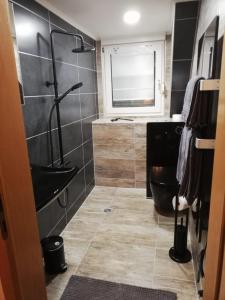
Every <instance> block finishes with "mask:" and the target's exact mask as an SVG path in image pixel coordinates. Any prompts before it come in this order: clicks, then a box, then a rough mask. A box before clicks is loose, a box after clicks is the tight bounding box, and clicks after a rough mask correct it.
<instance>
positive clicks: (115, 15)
mask: <svg viewBox="0 0 225 300" xmlns="http://www.w3.org/2000/svg"><path fill="white" fill-rule="evenodd" d="M37 1H38V2H39V3H41V4H43V5H44V6H46V7H47V8H49V9H51V10H54V12H55V13H58V14H60V15H61V17H64V18H66V19H67V21H70V22H71V23H72V24H73V25H76V26H77V27H78V28H79V29H81V30H83V31H84V32H85V33H87V34H90V35H91V36H92V37H93V38H95V39H98V40H100V39H101V40H112V39H122V38H130V37H132V38H134V37H140V36H151V35H158V34H159V35H161V34H165V33H170V32H171V30H172V17H173V3H174V0H64V1H62V0H37ZM127 10H138V11H139V12H140V13H141V19H140V21H139V23H138V24H136V25H126V24H125V23H124V22H123V14H124V13H125V12H126V11H127Z"/></svg>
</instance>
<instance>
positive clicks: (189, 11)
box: [170, 1, 199, 115]
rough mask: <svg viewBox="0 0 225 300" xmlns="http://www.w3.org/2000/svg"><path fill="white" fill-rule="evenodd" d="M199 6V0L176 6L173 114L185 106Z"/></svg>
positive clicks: (172, 94)
mask: <svg viewBox="0 0 225 300" xmlns="http://www.w3.org/2000/svg"><path fill="white" fill-rule="evenodd" d="M198 6H199V1H188V2H178V3H176V6H175V22H174V44H173V72H172V91H171V108H170V114H171V115H172V114H179V113H181V111H182V107H183V100H184V93H185V89H186V85H187V83H188V80H189V77H190V71H191V64H192V56H193V45H194V39H195V32H196V25H197V17H198Z"/></svg>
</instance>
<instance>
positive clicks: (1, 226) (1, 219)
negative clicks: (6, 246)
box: [0, 194, 8, 240]
mask: <svg viewBox="0 0 225 300" xmlns="http://www.w3.org/2000/svg"><path fill="white" fill-rule="evenodd" d="M0 232H1V236H2V238H3V239H4V240H6V239H7V237H8V233H7V227H6V221H5V214H4V209H3V205H2V195H1V194H0Z"/></svg>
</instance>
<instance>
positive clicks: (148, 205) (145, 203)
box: [112, 196, 155, 216]
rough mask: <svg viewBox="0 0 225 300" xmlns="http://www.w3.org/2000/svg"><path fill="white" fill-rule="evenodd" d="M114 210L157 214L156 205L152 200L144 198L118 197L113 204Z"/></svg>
mask: <svg viewBox="0 0 225 300" xmlns="http://www.w3.org/2000/svg"><path fill="white" fill-rule="evenodd" d="M112 208H117V209H123V208H125V209H129V210H134V211H137V212H139V211H143V212H146V213H148V212H149V213H150V215H151V216H152V214H153V213H154V214H155V208H154V203H153V201H152V200H151V199H143V197H138V196H137V197H135V198H127V197H122V196H118V197H115V199H114V200H113V202H112Z"/></svg>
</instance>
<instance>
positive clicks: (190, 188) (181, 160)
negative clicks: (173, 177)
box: [177, 77, 208, 205]
mask: <svg viewBox="0 0 225 300" xmlns="http://www.w3.org/2000/svg"><path fill="white" fill-rule="evenodd" d="M201 79H203V78H202V77H194V78H193V79H191V80H190V81H189V83H188V85H187V88H186V92H185V98H184V106H183V110H182V118H183V121H184V122H185V126H184V129H183V132H182V136H181V141H180V148H179V156H178V163H177V180H178V182H179V184H180V190H179V195H180V196H184V197H185V198H186V200H187V202H188V204H189V205H191V204H192V203H193V201H194V200H195V198H197V197H198V195H199V191H200V178H201V171H202V159H203V157H202V155H203V154H202V151H200V150H198V149H196V148H195V140H196V138H197V137H198V138H201V132H202V128H204V127H205V126H206V125H207V118H208V111H207V107H208V103H207V100H208V99H207V98H208V94H207V93H205V92H204V93H203V92H201V91H200V80H201Z"/></svg>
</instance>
